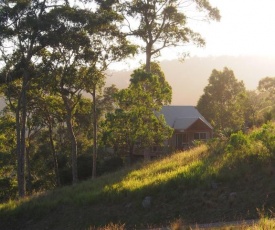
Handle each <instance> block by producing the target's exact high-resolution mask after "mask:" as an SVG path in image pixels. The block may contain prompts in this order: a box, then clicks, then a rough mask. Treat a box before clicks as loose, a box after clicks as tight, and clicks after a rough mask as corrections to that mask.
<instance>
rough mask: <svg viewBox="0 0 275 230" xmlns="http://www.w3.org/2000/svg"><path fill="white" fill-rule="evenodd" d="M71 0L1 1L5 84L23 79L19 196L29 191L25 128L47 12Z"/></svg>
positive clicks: (44, 38) (45, 33)
mask: <svg viewBox="0 0 275 230" xmlns="http://www.w3.org/2000/svg"><path fill="white" fill-rule="evenodd" d="M67 4H68V1H67V0H58V1H54V0H32V1H31V0H26V1H9V0H3V1H0V9H1V10H0V48H1V49H0V50H1V62H2V63H3V68H2V70H1V76H0V82H1V84H5V83H9V82H11V81H14V80H16V79H21V80H22V81H21V82H20V87H19V88H20V91H19V94H18V97H17V102H16V103H15V104H14V112H15V114H16V133H17V134H16V139H17V180H18V192H19V196H24V195H25V148H26V146H25V133H26V132H25V131H26V117H27V99H28V98H27V91H28V87H29V84H30V81H31V80H32V78H33V77H34V76H35V65H36V64H37V63H38V62H39V61H40V59H39V56H40V52H41V50H42V49H43V48H44V47H45V46H46V44H47V38H48V37H49V34H48V31H47V30H46V24H47V23H48V21H47V20H46V17H47V14H48V13H49V12H50V11H51V10H53V9H55V10H56V9H57V8H59V7H62V6H64V5H67Z"/></svg>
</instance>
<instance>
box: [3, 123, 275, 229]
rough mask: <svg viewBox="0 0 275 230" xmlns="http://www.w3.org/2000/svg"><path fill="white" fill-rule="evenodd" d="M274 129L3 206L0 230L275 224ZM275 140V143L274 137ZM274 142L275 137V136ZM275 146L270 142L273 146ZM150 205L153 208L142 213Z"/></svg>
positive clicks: (268, 128) (260, 131) (239, 136)
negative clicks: (263, 220) (263, 219)
mask: <svg viewBox="0 0 275 230" xmlns="http://www.w3.org/2000/svg"><path fill="white" fill-rule="evenodd" d="M274 130H275V126H274V125H269V126H266V127H263V128H262V129H259V130H256V131H254V132H252V133H251V134H249V135H248V136H245V135H243V134H242V133H238V134H234V135H232V136H231V138H229V139H226V140H224V141H222V140H216V141H213V142H211V143H209V145H201V146H199V147H197V148H195V149H192V150H190V151H187V152H180V153H175V154H173V155H171V156H167V157H166V158H163V159H159V160H156V161H153V162H147V163H145V164H140V165H136V166H134V168H127V169H124V170H122V171H119V172H116V173H112V174H110V175H105V176H102V177H100V178H98V179H96V180H88V181H85V182H82V183H80V184H78V185H76V186H68V187H64V188H61V189H56V190H54V191H49V192H47V193H43V194H37V195H36V196H34V197H29V198H27V199H25V200H20V201H10V202H9V203H6V204H2V205H0V229H92V228H93V227H99V226H101V227H102V226H106V225H109V226H110V225H111V226H113V227H111V228H114V225H112V224H116V226H124V227H125V228H126V229H133V228H148V227H156V226H167V225H171V223H175V222H177V221H178V220H179V219H180V220H181V222H183V223H185V224H194V223H209V222H210V223H211V222H220V221H222V222H223V221H236V220H245V219H253V218H259V215H264V216H266V215H268V216H271V217H272V216H273V212H274V206H275V180H274V179H275V178H274V177H275V175H274V174H275V152H274V149H275V148H274V147H275V139H274V137H275V131H274ZM273 134H274V135H273ZM272 135H273V136H272ZM268 138H269V139H268ZM145 197H150V198H151V204H150V205H148V206H147V207H146V205H145V207H144V206H143V204H142V203H143V201H144V198H145Z"/></svg>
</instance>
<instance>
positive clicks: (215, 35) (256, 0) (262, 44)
mask: <svg viewBox="0 0 275 230" xmlns="http://www.w3.org/2000/svg"><path fill="white" fill-rule="evenodd" d="M210 3H211V5H212V6H215V7H217V8H218V9H219V10H220V14H221V20H220V22H213V21H212V22H210V23H203V22H197V23H195V24H194V26H195V27H194V28H196V30H197V31H198V32H199V33H200V34H201V35H202V36H203V37H204V38H205V40H206V46H205V47H204V48H199V49H194V50H193V52H192V51H191V54H192V53H193V55H198V56H220V55H229V56H268V57H274V58H275V13H274V10H275V1H274V0H210Z"/></svg>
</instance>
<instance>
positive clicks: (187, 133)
mask: <svg viewBox="0 0 275 230" xmlns="http://www.w3.org/2000/svg"><path fill="white" fill-rule="evenodd" d="M181 135H183V137H184V138H180V136H181ZM212 137H213V130H212V129H211V128H210V127H209V126H208V125H206V124H205V123H204V122H203V121H201V120H198V121H196V122H195V123H194V124H193V125H191V126H190V127H189V128H188V129H186V130H175V131H174V134H173V136H172V138H171V140H170V143H169V144H170V147H171V149H173V150H181V149H186V148H189V147H190V146H192V145H193V141H194V140H208V139H210V138H212ZM182 139H183V140H182ZM181 140H182V141H183V143H182V144H181V143H180V142H181Z"/></svg>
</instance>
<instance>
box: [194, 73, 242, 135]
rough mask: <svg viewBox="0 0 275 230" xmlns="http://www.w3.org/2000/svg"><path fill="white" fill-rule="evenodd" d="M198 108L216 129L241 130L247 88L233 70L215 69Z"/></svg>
mask: <svg viewBox="0 0 275 230" xmlns="http://www.w3.org/2000/svg"><path fill="white" fill-rule="evenodd" d="M208 81H209V83H208V85H207V86H206V87H205V88H204V94H203V95H202V96H201V97H200V99H199V101H198V104H197V108H198V110H199V111H200V112H201V113H202V115H203V116H204V117H205V118H206V119H207V120H208V121H210V122H211V123H212V125H213V126H214V128H215V130H217V131H219V130H220V131H223V130H225V129H231V130H233V131H236V130H241V129H242V128H243V126H244V124H245V107H244V103H245V100H246V90H245V86H244V84H243V82H242V81H240V82H239V81H238V80H237V79H236V78H235V76H234V73H233V71H232V70H229V69H228V68H224V70H223V71H217V70H213V71H212V74H211V76H210V78H209V80H208Z"/></svg>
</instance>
